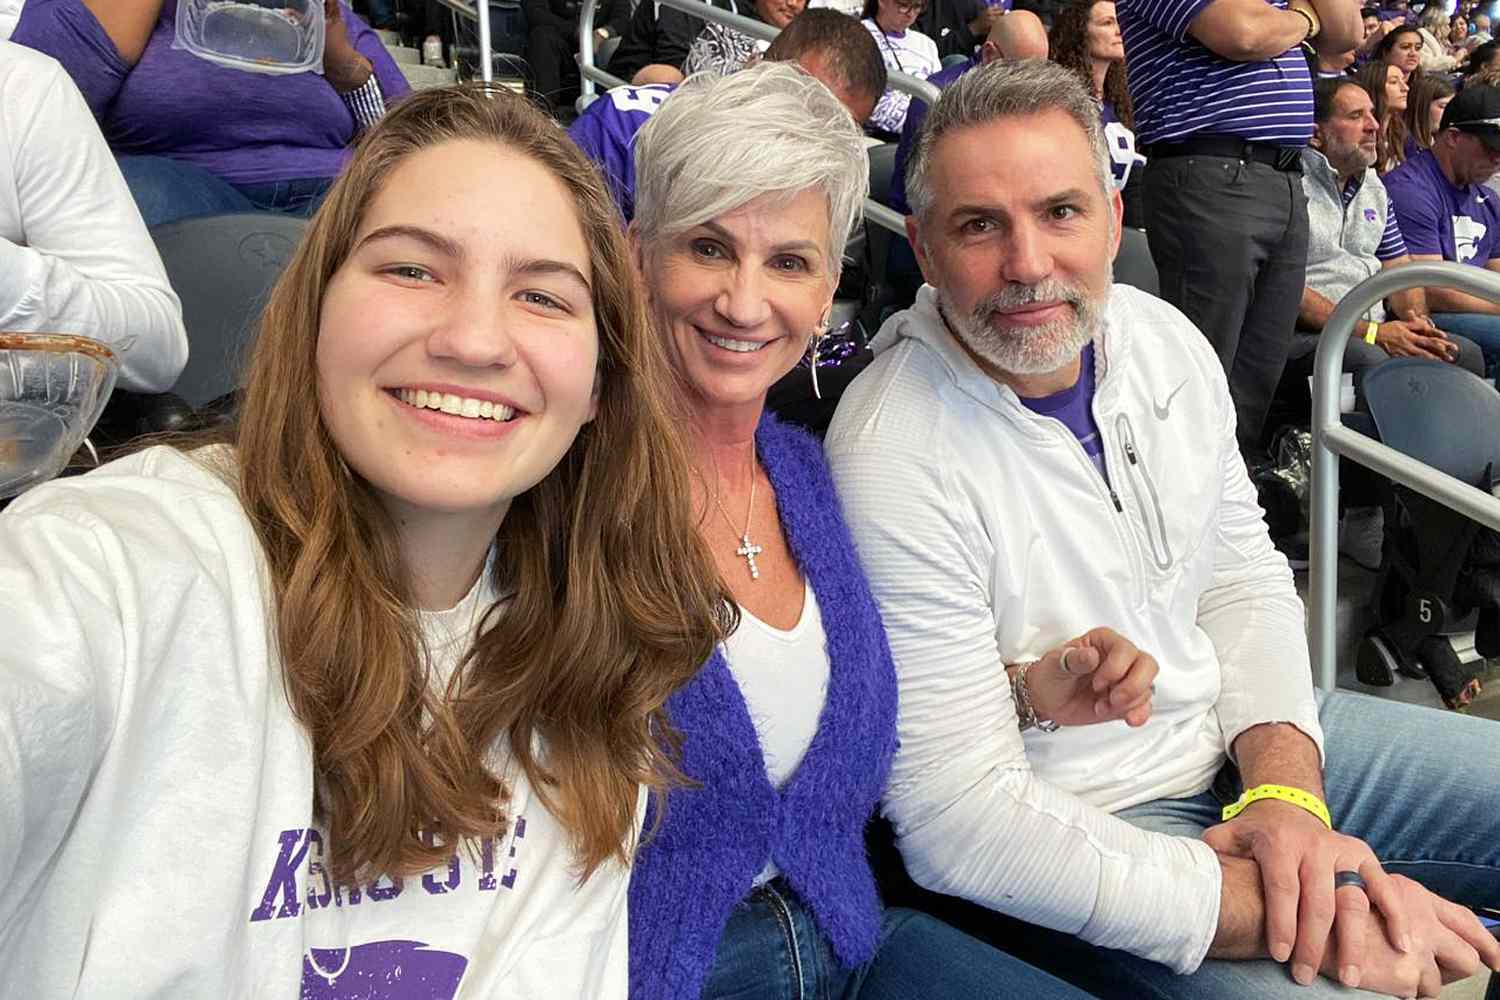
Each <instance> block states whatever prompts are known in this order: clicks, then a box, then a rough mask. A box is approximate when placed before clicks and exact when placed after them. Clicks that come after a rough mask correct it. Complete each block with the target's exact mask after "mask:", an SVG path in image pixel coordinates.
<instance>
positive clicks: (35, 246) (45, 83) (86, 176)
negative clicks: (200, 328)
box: [0, 29, 188, 392]
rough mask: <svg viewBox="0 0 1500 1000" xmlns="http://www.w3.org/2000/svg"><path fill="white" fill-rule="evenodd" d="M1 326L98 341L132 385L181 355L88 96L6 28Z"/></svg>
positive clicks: (0, 74) (158, 385) (1, 52)
mask: <svg viewBox="0 0 1500 1000" xmlns="http://www.w3.org/2000/svg"><path fill="white" fill-rule="evenodd" d="M5 33H8V29H5ZM0 331H5V332H9V333H38V332H44V333H66V334H73V335H76V336H84V337H92V338H94V339H96V340H101V341H104V342H105V343H108V344H110V345H111V346H112V347H113V348H115V350H116V352H117V353H118V354H119V356H120V363H121V364H120V374H119V380H118V384H119V385H120V386H121V387H123V388H127V389H136V390H140V391H144V392H161V391H163V390H166V389H168V388H170V387H171V385H172V383H173V382H175V381H176V380H177V376H178V374H180V373H181V371H182V368H183V366H184V365H185V364H187V352H188V343H187V334H186V332H185V331H184V330H183V325H182V304H181V303H180V302H179V301H178V299H177V294H176V293H175V292H174V291H172V286H171V285H170V284H168V282H167V273H166V271H165V269H163V267H162V263H161V257H160V255H159V254H158V253H157V252H156V246H155V244H153V243H152V242H151V237H150V235H149V234H148V233H147V232H146V225H145V223H144V222H143V221H141V213H140V211H139V210H138V209H137V208H136V206H135V201H134V200H133V199H132V198H131V196H130V190H129V189H128V188H127V187H126V186H125V179H124V178H123V177H122V176H121V175H120V168H119V167H118V166H117V165H116V164H115V158H114V156H113V154H111V153H110V151H109V146H108V145H107V144H106V143H105V141H104V136H103V135H101V134H100V132H99V126H98V124H97V123H96V122H95V121H94V116H93V115H91V114H90V113H89V109H88V106H87V105H86V104H85V103H84V101H83V96H82V95H81V94H79V92H78V88H77V87H76V86H75V85H74V83H73V81H72V79H71V78H69V76H68V74H67V73H66V72H65V71H64V70H63V68H62V67H61V66H60V65H58V63H57V62H56V61H55V60H53V59H52V58H51V57H50V56H46V55H43V54H42V53H40V52H37V51H35V50H32V49H28V48H26V47H24V46H21V45H16V44H14V43H13V42H9V41H4V40H3V39H0Z"/></svg>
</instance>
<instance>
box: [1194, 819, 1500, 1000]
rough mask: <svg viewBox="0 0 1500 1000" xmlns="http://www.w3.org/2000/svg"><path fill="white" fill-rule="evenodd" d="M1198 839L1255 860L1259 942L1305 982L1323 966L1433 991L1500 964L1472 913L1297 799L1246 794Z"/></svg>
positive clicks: (1411, 992) (1362, 983)
mask: <svg viewBox="0 0 1500 1000" xmlns="http://www.w3.org/2000/svg"><path fill="white" fill-rule="evenodd" d="M1203 839H1204V841H1205V842H1206V843H1207V844H1208V845H1209V846H1210V847H1212V848H1213V849H1214V850H1215V851H1216V852H1217V853H1219V854H1220V855H1226V856H1230V857H1239V858H1246V859H1250V860H1253V861H1254V862H1255V863H1256V865H1257V867H1258V868H1259V871H1260V881H1261V889H1262V892H1263V895H1264V900H1265V942H1266V950H1267V951H1269V952H1270V955H1271V958H1273V959H1275V960H1276V961H1278V962H1288V961H1290V963H1291V970H1292V978H1293V979H1295V980H1296V981H1297V982H1299V983H1302V984H1303V985H1307V984H1308V983H1311V982H1312V981H1313V979H1314V978H1315V977H1316V976H1317V975H1318V974H1319V973H1320V972H1321V973H1322V974H1323V975H1325V976H1327V977H1328V978H1330V979H1337V980H1338V981H1339V982H1341V983H1343V984H1344V985H1346V986H1351V987H1353V986H1358V987H1363V988H1364V989H1367V990H1373V991H1375V992H1377V993H1385V994H1389V995H1392V996H1401V997H1412V996H1419V997H1436V996H1438V994H1439V993H1440V992H1441V990H1442V987H1443V984H1445V983H1450V982H1455V981H1457V980H1459V979H1465V978H1467V977H1469V976H1472V975H1474V973H1476V972H1478V971H1479V969H1480V967H1481V965H1486V966H1489V967H1490V968H1491V969H1497V970H1500V942H1497V941H1496V940H1495V938H1494V937H1492V936H1491V935H1490V933H1489V931H1487V930H1486V929H1485V928H1484V926H1483V925H1482V924H1480V922H1479V919H1478V918H1477V917H1476V916H1474V914H1473V913H1471V912H1470V911H1469V910H1467V909H1465V908H1464V907H1462V906H1459V905H1458V904H1456V903H1450V902H1448V901H1447V900H1445V899H1443V898H1441V897H1440V896H1436V895H1434V894H1433V893H1431V892H1429V891H1428V890H1427V889H1425V888H1423V887H1422V886H1421V885H1419V884H1418V883H1416V882H1414V881H1412V880H1411V879H1409V878H1405V877H1404V876H1401V875H1391V874H1389V873H1387V872H1386V871H1385V870H1384V869H1383V868H1382V867H1381V865H1380V861H1379V860H1378V859H1377V858H1376V857H1375V854H1374V852H1373V851H1371V850H1370V848H1369V845H1367V844H1366V843H1365V842H1364V841H1362V840H1360V839H1359V838H1357V837H1350V836H1347V835H1345V834H1342V833H1339V832H1337V831H1334V830H1330V829H1328V828H1327V827H1326V826H1324V825H1323V823H1322V821H1321V820H1319V819H1318V818H1317V817H1316V816H1313V815H1312V814H1311V813H1309V812H1307V811H1306V810H1304V809H1302V808H1300V807H1298V806H1295V805H1292V804H1291V803H1287V802H1282V801H1279V800H1275V799H1266V800H1262V801H1259V802H1253V803H1251V804H1250V805H1248V806H1246V807H1245V809H1244V811H1243V812H1241V813H1240V814H1239V815H1238V816H1236V817H1235V818H1234V819H1232V820H1229V821H1228V822H1225V823H1220V824H1219V825H1217V826H1213V827H1210V828H1209V829H1207V830H1205V831H1204V833H1203ZM1335 872H1358V873H1359V875H1360V876H1361V878H1363V880H1364V883H1365V887H1364V888H1363V889H1361V888H1359V887H1358V886H1356V885H1345V886H1343V887H1342V888H1339V889H1335V888H1334V873H1335Z"/></svg>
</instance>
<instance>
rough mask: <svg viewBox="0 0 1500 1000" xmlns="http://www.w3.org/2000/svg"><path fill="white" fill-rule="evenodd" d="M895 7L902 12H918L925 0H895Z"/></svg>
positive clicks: (924, 5)
mask: <svg viewBox="0 0 1500 1000" xmlns="http://www.w3.org/2000/svg"><path fill="white" fill-rule="evenodd" d="M895 2H896V9H897V10H898V11H900V12H901V13H903V14H920V13H922V9H923V8H924V7H926V6H927V0H895Z"/></svg>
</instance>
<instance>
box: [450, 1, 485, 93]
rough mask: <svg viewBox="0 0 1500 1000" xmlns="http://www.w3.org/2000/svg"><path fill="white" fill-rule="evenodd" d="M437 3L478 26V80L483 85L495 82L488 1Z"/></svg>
mask: <svg viewBox="0 0 1500 1000" xmlns="http://www.w3.org/2000/svg"><path fill="white" fill-rule="evenodd" d="M438 3H439V4H441V5H442V6H444V7H447V8H448V9H449V10H451V11H453V12H454V13H455V14H459V15H461V16H463V17H466V18H468V19H469V20H471V21H473V22H475V23H476V24H477V25H478V26H479V78H480V79H481V80H483V81H484V82H485V83H493V82H494V80H495V65H494V57H493V56H492V54H491V52H490V4H489V0H479V2H478V3H473V4H470V3H465V2H464V0H438Z"/></svg>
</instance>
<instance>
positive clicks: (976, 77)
mask: <svg viewBox="0 0 1500 1000" xmlns="http://www.w3.org/2000/svg"><path fill="white" fill-rule="evenodd" d="M1046 111H1062V112H1065V113H1066V114H1068V115H1069V116H1071V117H1072V119H1073V120H1074V121H1076V122H1077V123H1078V127H1079V128H1081V129H1083V132H1084V134H1085V135H1087V136H1088V139H1089V147H1090V148H1091V149H1092V150H1093V152H1094V172H1095V173H1096V174H1097V175H1098V180H1099V187H1100V189H1101V190H1102V191H1103V192H1104V193H1105V195H1106V196H1107V195H1109V194H1110V192H1111V191H1112V190H1113V187H1112V186H1111V183H1110V160H1109V146H1108V145H1107V144H1106V142H1105V140H1104V125H1103V123H1102V122H1101V120H1100V118H1099V104H1098V102H1097V101H1095V100H1094V98H1093V95H1091V94H1090V93H1089V92H1088V90H1086V89H1085V88H1084V86H1083V82H1082V81H1081V80H1080V79H1079V78H1078V76H1077V74H1075V73H1074V72H1073V71H1072V70H1069V69H1064V68H1063V67H1061V66H1059V65H1058V64H1057V63H1055V62H1048V61H1045V60H1042V59H1022V60H1019V61H1016V62H1007V61H1005V60H1003V59H1002V60H997V61H995V62H992V63H989V64H988V65H985V66H980V67H978V68H976V69H972V70H970V71H969V72H967V73H965V74H964V75H963V76H961V77H959V78H958V80H957V81H955V82H954V83H952V84H950V85H949V86H948V87H947V88H946V89H944V90H943V92H942V94H941V95H940V96H939V97H938V101H937V104H936V105H934V106H933V108H932V110H931V111H929V112H928V114H927V119H926V120H925V121H924V122H923V123H922V131H921V132H920V133H919V134H918V135H917V141H916V144H915V147H914V148H913V149H912V154H911V159H910V160H908V161H907V164H906V200H907V202H908V203H909V204H910V205H911V209H912V213H913V214H914V215H916V216H917V217H918V218H922V217H924V216H925V215H926V214H927V212H928V211H929V210H930V209H931V208H932V195H933V192H932V188H931V186H930V184H929V181H928V176H927V175H928V173H929V171H930V170H931V169H932V150H933V148H934V147H936V146H937V144H938V140H939V139H941V138H942V137H943V136H945V135H947V134H948V133H950V132H957V131H959V130H960V129H965V128H972V127H974V126H976V125H987V124H989V123H990V122H993V121H997V120H999V119H1001V118H1021V117H1028V116H1031V115H1037V114H1042V113H1043V112H1046ZM994 155H995V156H1004V155H1006V151H1005V150H1003V149H997V150H994Z"/></svg>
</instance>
